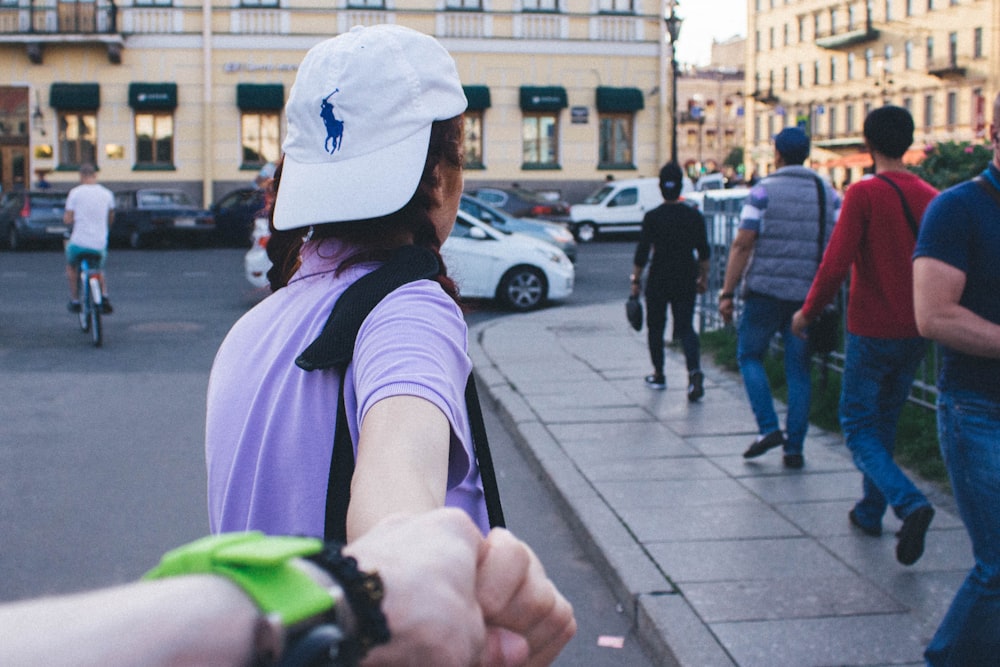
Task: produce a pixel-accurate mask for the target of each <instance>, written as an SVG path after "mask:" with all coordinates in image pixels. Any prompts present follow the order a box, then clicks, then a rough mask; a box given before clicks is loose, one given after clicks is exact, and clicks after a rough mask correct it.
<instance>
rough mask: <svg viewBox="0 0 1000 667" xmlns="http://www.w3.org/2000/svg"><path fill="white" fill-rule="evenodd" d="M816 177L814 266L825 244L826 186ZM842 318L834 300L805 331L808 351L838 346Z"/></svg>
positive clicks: (819, 351) (820, 351)
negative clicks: (816, 231) (816, 233)
mask: <svg viewBox="0 0 1000 667" xmlns="http://www.w3.org/2000/svg"><path fill="white" fill-rule="evenodd" d="M814 178H815V179H816V194H817V196H818V198H819V237H818V238H817V239H816V266H817V267H819V265H820V264H821V263H822V261H823V247H824V246H825V244H826V188H824V187H823V181H822V180H821V179H820V178H819V176H814ZM843 319H844V317H843V314H842V311H841V308H840V304H839V303H838V302H837V301H834V302H833V303H831V304H828V305H827V306H826V307H825V308H824V309H823V312H821V313H820V314H819V317H817V318H816V319H815V320H814V321H813V323H812V324H810V325H809V329H808V331H807V338H808V341H809V343H808V345H809V353H810V354H819V355H827V354H830V353H831V352H835V351H836V350H837V349H839V348H840V323H841V321H842V320H843Z"/></svg>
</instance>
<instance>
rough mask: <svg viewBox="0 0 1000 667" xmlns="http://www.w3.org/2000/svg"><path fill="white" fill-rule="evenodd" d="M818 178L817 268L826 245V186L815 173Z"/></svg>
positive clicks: (821, 260) (821, 261)
mask: <svg viewBox="0 0 1000 667" xmlns="http://www.w3.org/2000/svg"><path fill="white" fill-rule="evenodd" d="M813 178H814V179H816V201H817V202H819V236H818V238H817V239H816V268H817V269H818V268H819V265H820V264H822V263H823V247H824V246H825V245H826V187H824V185H823V179H822V178H820V177H819V176H816V175H815V174H813Z"/></svg>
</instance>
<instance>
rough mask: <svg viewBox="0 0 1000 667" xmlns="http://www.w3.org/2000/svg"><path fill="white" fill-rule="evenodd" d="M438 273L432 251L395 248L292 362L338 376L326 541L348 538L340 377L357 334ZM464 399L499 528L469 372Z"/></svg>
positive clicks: (348, 451)
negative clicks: (403, 293)
mask: <svg viewBox="0 0 1000 667" xmlns="http://www.w3.org/2000/svg"><path fill="white" fill-rule="evenodd" d="M437 273H438V260H437V257H436V256H435V255H434V253H432V252H430V251H429V250H427V249H425V248H420V247H418V246H413V245H408V246H402V247H400V248H398V249H397V250H396V251H395V252H394V253H393V255H392V256H391V257H390V258H389V260H388V261H387V262H385V263H384V264H383V265H382V266H380V267H379V268H378V269H376V270H375V271H372V272H371V273H369V274H367V275H365V276H363V277H362V278H360V279H358V280H357V281H356V282H355V283H354V284H352V285H351V286H350V287H348V288H347V289H346V290H344V293H343V294H342V295H341V296H340V298H339V299H337V303H336V305H335V306H334V308H333V311H332V312H331V313H330V316H329V317H328V318H327V321H326V324H325V325H324V326H323V331H322V332H320V335H319V336H318V337H317V338H316V340H314V341H313V342H312V343H310V345H309V346H308V347H307V348H306V350H305V351H304V352H303V353H302V354H301V355H299V357H298V359H296V360H295V364H296V365H297V366H299V367H300V368H302V369H303V370H306V371H313V370H319V369H328V368H335V369H337V370H338V371H339V372H340V396H339V398H338V401H337V423H336V427H335V429H336V432H335V434H334V442H333V453H332V455H331V457H330V472H329V475H328V478H327V493H326V514H325V520H324V530H323V533H324V538H325V539H327V540H340V541H341V542H345V541H346V540H347V508H348V506H349V505H350V502H351V479H352V478H353V477H354V442H353V440H352V439H351V432H350V429H349V428H348V423H347V409H346V406H345V404H344V376H345V374H346V369H347V365H348V364H349V363H350V362H351V359H352V358H353V357H354V344H355V342H356V341H357V337H358V330H359V329H360V328H361V324H362V323H363V322H364V321H365V318H366V317H368V314H369V313H370V312H371V311H372V309H373V308H375V306H377V305H378V304H379V302H381V301H382V299H383V298H385V297H386V296H387V295H388V294H389V293H391V292H393V291H394V290H396V289H397V288H399V287H402V286H403V285H405V284H407V283H410V282H413V281H415V280H422V279H426V278H433V277H434V276H436V275H437ZM465 401H466V410H467V411H468V415H469V426H470V429H471V431H472V449H473V455H474V456H475V458H476V462H477V464H478V466H479V472H480V477H481V478H482V482H483V492H484V495H485V499H486V509H487V513H488V515H489V519H490V525H491V526H493V527H498V526H503V525H504V519H503V511H502V509H501V505H500V492H499V489H498V487H497V482H496V472H495V470H494V468H493V458H492V455H491V453H490V448H489V441H488V439H487V436H486V427H485V424H484V422H483V415H482V410H481V408H480V405H479V396H478V394H477V393H476V387H475V380H474V378H473V376H472V375H471V374H470V375H469V380H468V383H467V384H466V388H465Z"/></svg>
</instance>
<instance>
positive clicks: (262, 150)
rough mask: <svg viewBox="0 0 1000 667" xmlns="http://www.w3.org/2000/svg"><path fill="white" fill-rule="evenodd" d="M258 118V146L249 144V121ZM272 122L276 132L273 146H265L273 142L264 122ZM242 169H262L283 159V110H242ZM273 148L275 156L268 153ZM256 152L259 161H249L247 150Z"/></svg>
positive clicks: (240, 138)
mask: <svg viewBox="0 0 1000 667" xmlns="http://www.w3.org/2000/svg"><path fill="white" fill-rule="evenodd" d="M254 117H256V119H257V123H256V146H253V145H249V144H248V138H247V132H246V129H247V121H248V120H251V119H253V118H254ZM265 119H267V120H270V121H271V122H272V123H273V128H271V129H272V130H276V133H275V136H274V140H273V146H267V147H266V146H264V143H265V142H268V141H270V140H271V138H270V137H269V136H268V134H269V133H268V132H266V131H265V128H264V124H265V123H264V121H265ZM251 139H253V137H251ZM239 140H240V169H250V170H253V169H260V168H261V167H263V166H264V165H266V164H268V163H269V162H277V161H278V159H279V158H280V157H281V110H279V109H241V110H240V137H239ZM272 148H273V155H267V152H268V151H269V150H271V149H272ZM248 149H250V150H252V151H253V152H255V153H256V154H257V156H258V158H259V159H257V160H249V159H247V157H248V153H247V150H248Z"/></svg>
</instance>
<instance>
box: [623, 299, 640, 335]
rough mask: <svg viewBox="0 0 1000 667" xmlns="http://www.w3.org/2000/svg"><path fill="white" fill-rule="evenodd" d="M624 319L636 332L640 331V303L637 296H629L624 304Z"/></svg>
mask: <svg viewBox="0 0 1000 667" xmlns="http://www.w3.org/2000/svg"><path fill="white" fill-rule="evenodd" d="M625 317H627V318H628V323H629V324H631V325H632V328H633V329H635V330H636V331H642V301H639V295H638V294H637V295H635V296H630V297H629V298H628V301H626V302H625Z"/></svg>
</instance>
